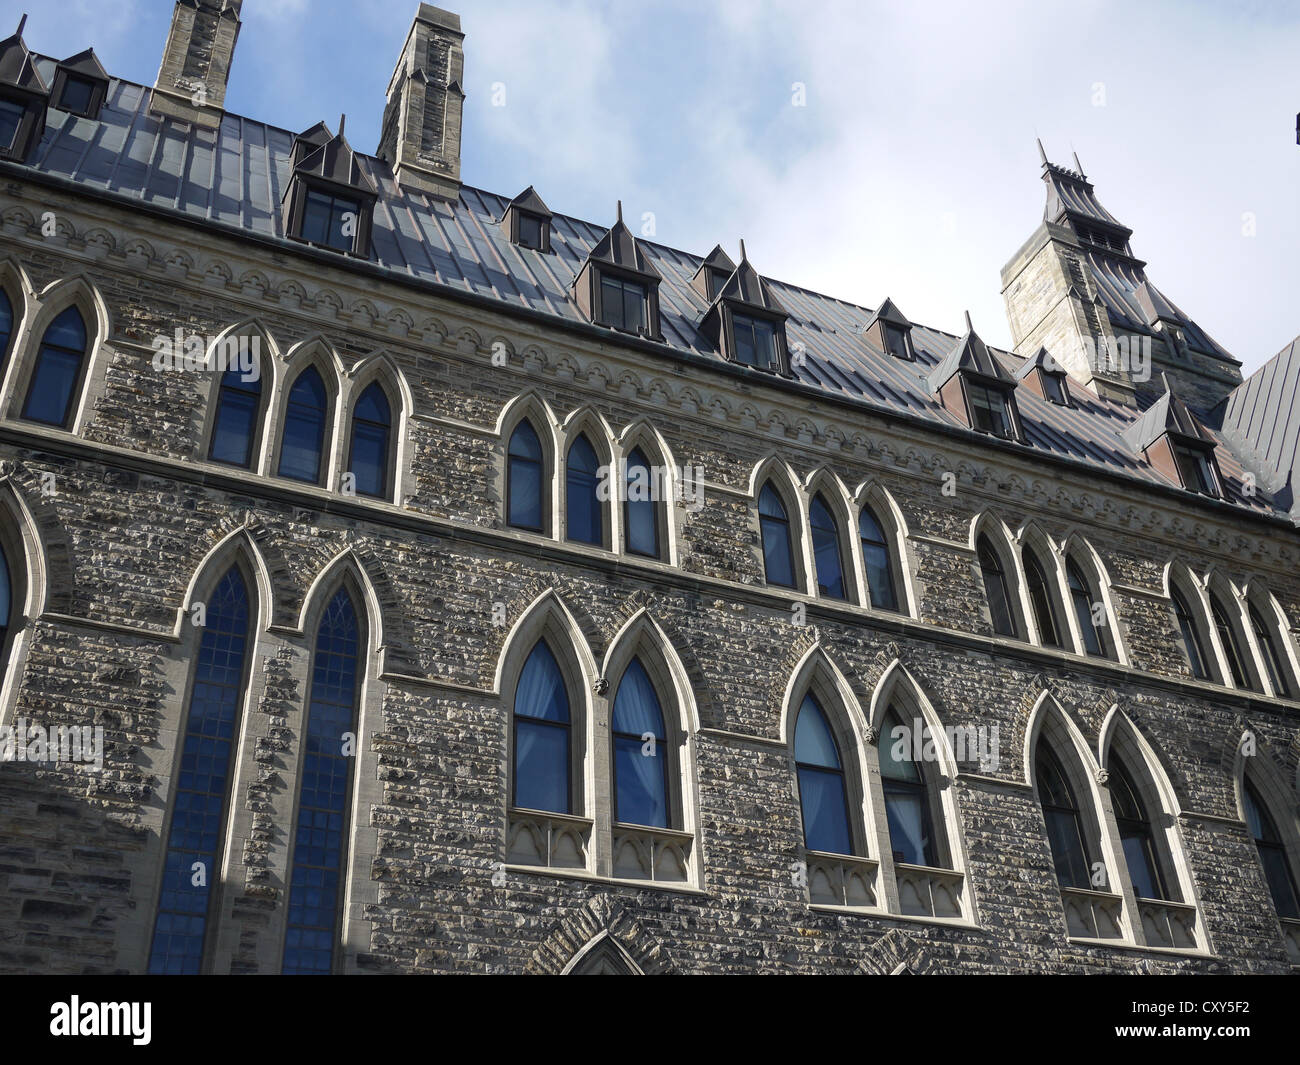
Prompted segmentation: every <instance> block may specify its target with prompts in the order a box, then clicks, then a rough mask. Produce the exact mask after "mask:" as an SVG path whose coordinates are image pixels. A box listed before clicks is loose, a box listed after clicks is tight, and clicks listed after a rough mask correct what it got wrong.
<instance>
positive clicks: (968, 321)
mask: <svg viewBox="0 0 1300 1065" xmlns="http://www.w3.org/2000/svg"><path fill="white" fill-rule="evenodd" d="M966 332H968V333H973V332H975V327H974V326H973V325H971V324H970V311H967V312H966Z"/></svg>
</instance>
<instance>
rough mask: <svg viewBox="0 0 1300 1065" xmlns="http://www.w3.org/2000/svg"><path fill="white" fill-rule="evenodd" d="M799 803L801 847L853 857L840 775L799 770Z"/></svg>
mask: <svg viewBox="0 0 1300 1065" xmlns="http://www.w3.org/2000/svg"><path fill="white" fill-rule="evenodd" d="M799 803H800V806H801V807H802V809H803V839H804V846H806V847H808V848H809V849H810V850H815V851H828V852H830V853H831V854H852V853H853V845H852V844H851V843H850V840H849V818H848V811H847V809H846V807H845V802H844V776H843V774H842V773H837V772H829V771H827V770H824V769H812V768H809V767H807V766H800V767H799Z"/></svg>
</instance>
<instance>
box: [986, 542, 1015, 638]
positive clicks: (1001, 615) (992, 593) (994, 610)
mask: <svg viewBox="0 0 1300 1065" xmlns="http://www.w3.org/2000/svg"><path fill="white" fill-rule="evenodd" d="M975 553H976V555H977V556H978V557H979V564H980V575H981V576H982V577H983V578H984V596H985V598H986V599H987V600H988V604H989V617H990V618H991V619H992V621H993V631H994V632H996V633H997V634H998V635H999V636H1011V637H1013V638H1015V639H1019V638H1020V633H1019V631H1017V627H1016V615H1015V611H1013V610H1012V608H1011V589H1010V588H1009V586H1008V585H1007V575H1006V572H1005V571H1004V570H1003V568H1002V559H1001V558H999V557H998V553H997V552H996V551H995V550H993V545H992V544H991V543H989V538H988V537H987V536H985V535H984V534H983V533H981V534H980V537H979V539H978V540H977V541H976V543H975Z"/></svg>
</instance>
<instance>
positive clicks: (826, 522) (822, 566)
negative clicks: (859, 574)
mask: <svg viewBox="0 0 1300 1065" xmlns="http://www.w3.org/2000/svg"><path fill="white" fill-rule="evenodd" d="M808 522H809V524H810V525H811V526H812V544H813V560H814V561H815V563H816V566H817V594H818V595H824V596H826V597H827V598H828V599H846V598H848V597H847V596H846V595H845V594H844V561H843V559H842V558H841V557H840V530H839V526H838V525H836V523H835V517H834V516H833V515H832V514H831V509H830V507H829V506H827V504H826V500H825V499H823V498H822V496H821V495H820V493H819V494H818V495H815V496H813V501H812V503H811V504H809V507H808Z"/></svg>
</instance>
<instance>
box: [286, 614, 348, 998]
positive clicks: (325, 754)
mask: <svg viewBox="0 0 1300 1065" xmlns="http://www.w3.org/2000/svg"><path fill="white" fill-rule="evenodd" d="M360 648H361V639H360V633H359V631H358V628H357V612H356V607H355V606H354V604H353V602H352V596H351V595H349V594H348V591H347V589H346V588H340V589H339V590H338V591H337V592H336V593H335V594H334V598H333V599H331V600H330V603H329V606H328V607H326V609H325V614H324V616H323V617H322V618H321V622H320V626H319V628H318V629H317V631H316V649H315V653H314V654H313V656H312V675H311V694H310V696H309V699H308V704H307V727H306V729H305V730H304V737H303V746H304V748H305V750H304V753H303V759H302V771H301V775H300V777H299V785H298V818H297V823H296V825H295V830H294V838H293V854H292V861H291V863H290V867H289V918H288V930H287V932H286V934H285V940H284V964H283V966H282V971H283V972H285V973H330V972H333V970H334V955H335V948H336V946H337V944H338V942H339V919H340V914H341V909H342V901H343V889H344V885H345V881H346V865H345V862H346V858H347V853H348V835H349V825H350V821H351V819H350V817H349V815H348V800H349V797H350V792H351V786H350V785H351V780H352V766H353V763H354V761H355V755H356V753H357V699H358V695H359V687H360V685H359V679H360V659H359V654H360Z"/></svg>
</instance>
